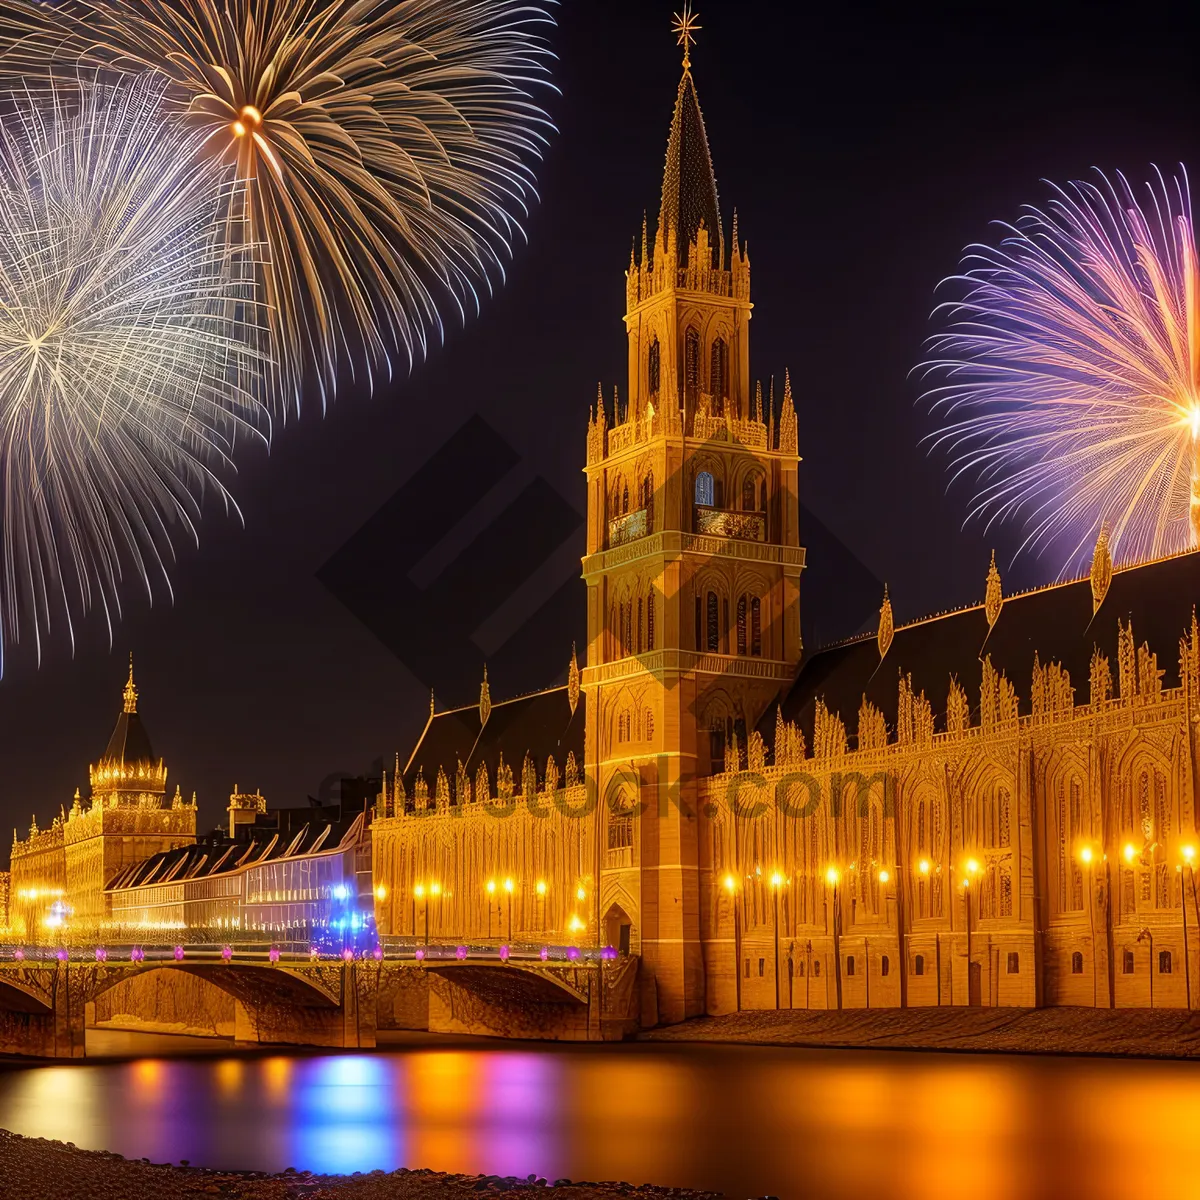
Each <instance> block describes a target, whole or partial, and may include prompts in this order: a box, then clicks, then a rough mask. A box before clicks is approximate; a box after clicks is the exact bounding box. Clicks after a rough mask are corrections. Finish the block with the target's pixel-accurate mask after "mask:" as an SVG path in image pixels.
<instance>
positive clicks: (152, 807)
mask: <svg viewBox="0 0 1200 1200" xmlns="http://www.w3.org/2000/svg"><path fill="white" fill-rule="evenodd" d="M122 701H123V702H122V708H121V713H120V715H119V716H118V717H117V723H116V725H115V727H114V728H113V732H112V736H111V737H110V738H109V739H108V745H107V746H106V747H105V750H104V753H103V754H102V755H101V756H100V760H99V762H97V763H96V764H95V765H94V766H92V767H91V768H90V769H89V777H90V783H91V790H90V797H89V799H88V800H87V801H86V803H85V801H84V800H83V798H82V797H81V796H80V793H79V790H78V789H76V791H75V798H74V800H73V801H72V803H71V807H70V809H69V810H67V809H66V808H65V807H64V808H62V809H60V812H59V815H58V816H57V817H55V818H54V819H53V820H52V821H51V823H50V826H49V828H47V829H39V828H38V824H37V818H36V816H35V817H34V819H33V822H32V824H31V825H30V827H29V836H28V837H26V838H24V839H18V837H17V832H16V830H13V844H12V850H11V862H12V867H11V881H10V892H11V899H10V906H9V924H10V927H11V929H12V932H13V933H14V934H15V935H17V936H19V937H29V938H33V937H37V936H39V935H40V934H42V933H43V932H44V931H46V930H48V929H49V930H54V929H56V928H59V927H61V925H62V924H63V923H64V921H66V920H67V919H68V918H69V920H70V922H71V924H72V925H73V926H74V927H77V928H87V927H94V926H97V925H99V924H101V923H102V922H104V921H105V920H106V919H107V918H108V916H109V901H108V898H107V896H106V893H105V885H106V884H107V883H108V882H109V881H110V880H112V879H113V878H114V877H115V876H116V875H117V874H118V872H120V871H121V870H123V869H124V868H125V867H128V866H130V865H132V864H134V863H138V862H141V861H142V860H144V859H146V858H149V857H150V856H151V855H154V854H157V853H158V852H159V851H162V850H170V849H173V848H174V847H176V846H184V845H189V844H190V843H192V842H194V841H195V840H196V805H195V798H194V797H193V799H192V800H191V801H190V802H188V801H185V800H184V798H183V795H182V793H181V792H180V790H179V789H178V788H176V790H175V795H174V798H173V799H171V800H167V769H166V766H165V765H164V764H163V760H162V759H161V758H156V757H155V755H154V751H153V749H152V748H151V745H150V738H149V735H148V734H147V733H146V727H145V725H144V724H143V723H142V718H141V715H140V714H139V713H138V691H137V687H136V686H135V685H134V682H133V663H132V661H130V664H129V678H128V680H127V682H126V684H125V690H124V694H123V697H122Z"/></svg>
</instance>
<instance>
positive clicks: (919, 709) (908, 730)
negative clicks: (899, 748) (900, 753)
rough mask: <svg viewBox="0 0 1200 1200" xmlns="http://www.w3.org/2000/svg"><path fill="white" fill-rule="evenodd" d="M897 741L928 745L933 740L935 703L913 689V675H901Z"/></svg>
mask: <svg viewBox="0 0 1200 1200" xmlns="http://www.w3.org/2000/svg"><path fill="white" fill-rule="evenodd" d="M896 741H897V742H898V743H900V744H901V745H913V744H916V745H922V746H923V745H928V743H930V742H932V741H933V705H931V704H930V702H929V701H928V700H926V699H925V693H924V692H921V693H920V694H919V695H918V694H916V693H915V692H914V691H913V686H912V676H911V675H901V676H900V697H899V702H898V704H897V708H896Z"/></svg>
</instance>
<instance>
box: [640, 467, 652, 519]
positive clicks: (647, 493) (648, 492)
mask: <svg viewBox="0 0 1200 1200" xmlns="http://www.w3.org/2000/svg"><path fill="white" fill-rule="evenodd" d="M653 503H654V476H653V475H652V474H647V476H646V478H645V479H643V480H642V503H641V505H640V506H639V507H641V508H644V509H646V510H649V509H650V507H651V505H653Z"/></svg>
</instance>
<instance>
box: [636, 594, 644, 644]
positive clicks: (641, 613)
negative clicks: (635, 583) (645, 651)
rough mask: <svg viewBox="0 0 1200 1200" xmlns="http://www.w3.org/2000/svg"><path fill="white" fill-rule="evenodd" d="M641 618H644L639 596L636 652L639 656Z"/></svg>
mask: <svg viewBox="0 0 1200 1200" xmlns="http://www.w3.org/2000/svg"><path fill="white" fill-rule="evenodd" d="M643 616H644V613H643V605H642V598H641V596H639V597H638V602H637V652H638V653H639V654H641V652H642V618H643Z"/></svg>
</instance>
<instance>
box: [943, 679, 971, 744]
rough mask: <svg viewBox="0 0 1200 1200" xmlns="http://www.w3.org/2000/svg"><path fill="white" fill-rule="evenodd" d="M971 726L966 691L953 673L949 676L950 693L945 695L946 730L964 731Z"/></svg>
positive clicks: (969, 706) (950, 731)
mask: <svg viewBox="0 0 1200 1200" xmlns="http://www.w3.org/2000/svg"><path fill="white" fill-rule="evenodd" d="M970 727H971V702H970V700H968V699H967V692H966V689H965V688H964V687H962V686H961V684H959V682H958V679H957V678H955V677H954V676H953V675H952V676H951V677H950V693H949V695H948V696H947V697H946V732H947V733H951V734H960V733H966V731H967V730H968V729H969V728H970Z"/></svg>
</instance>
